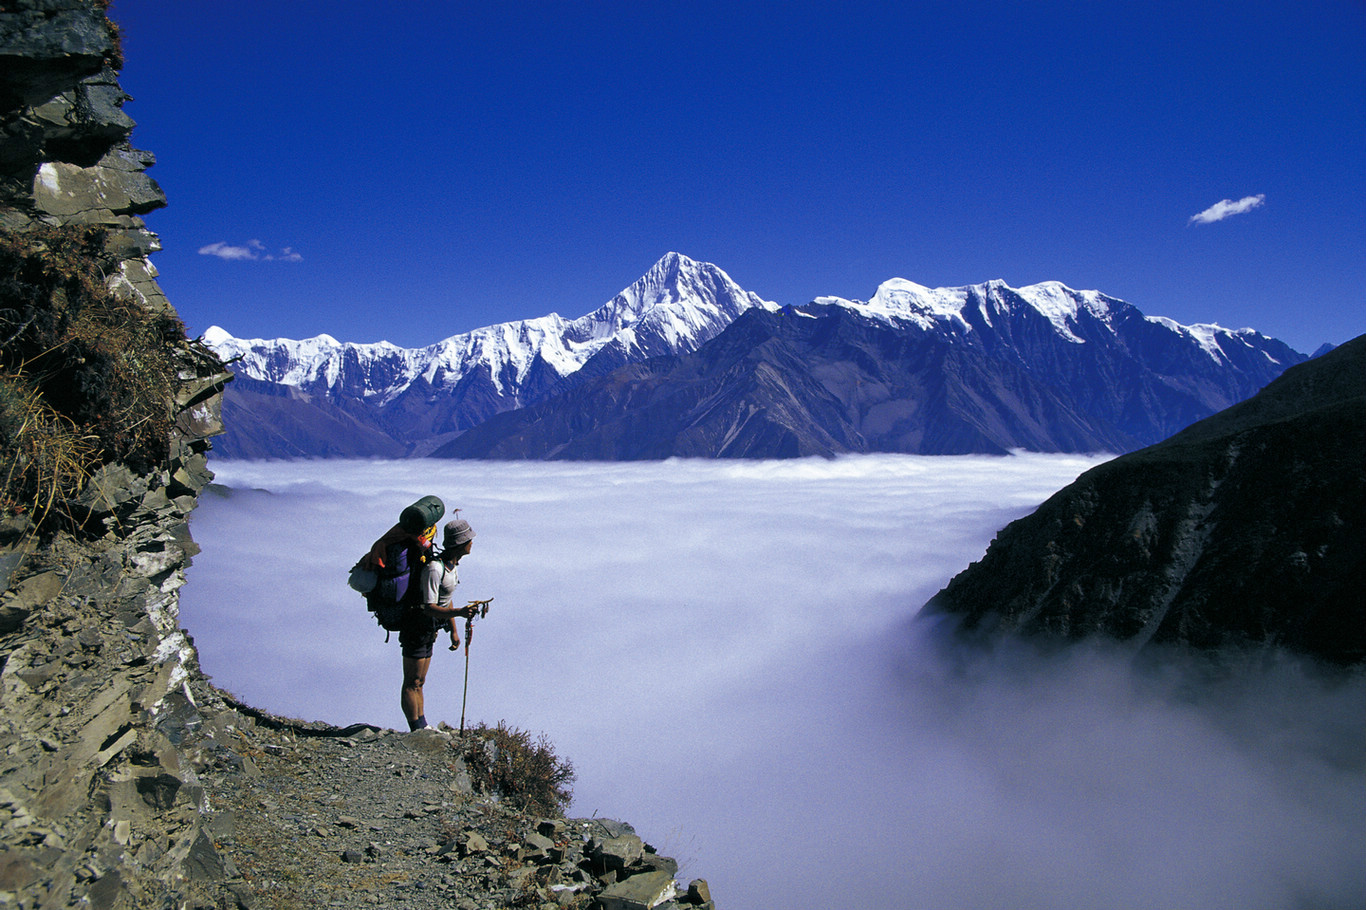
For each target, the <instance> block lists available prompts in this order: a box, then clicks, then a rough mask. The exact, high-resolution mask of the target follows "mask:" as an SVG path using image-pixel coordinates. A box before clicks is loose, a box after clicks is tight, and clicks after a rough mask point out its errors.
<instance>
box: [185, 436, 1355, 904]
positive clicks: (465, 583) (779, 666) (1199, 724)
mask: <svg viewBox="0 0 1366 910" xmlns="http://www.w3.org/2000/svg"><path fill="white" fill-rule="evenodd" d="M1098 461H1099V459H1096V458H1090V459H1088V458H1081V457H1075V456H1044V455H1015V456H1011V457H1006V458H992V457H961V458H959V457H955V458H924V457H909V456H858V457H847V458H839V459H835V460H829V461H827V460H805V459H804V460H794V461H766V462H717V461H677V460H674V461H668V462H663V463H648V464H634V463H632V464H580V463H574V464H540V463H489V462H449V461H430V460H423V461H400V462H378V461H313V462H257V463H253V462H217V463H215V464H214V465H213V467H214V470H215V471H216V473H217V475H218V477H217V483H218V484H219V485H221V486H216V487H213V488H211V489H210V490H209V491H207V492H206V493H205V495H204V496H203V497H202V500H201V505H200V507H199V509H198V511H196V513H195V515H194V518H193V522H192V530H193V533H194V536H195V539H196V540H197V541H198V542H199V543H200V544H201V545H202V546H203V548H204V552H203V553H202V554H200V555H199V556H197V557H196V558H195V562H194V566H193V567H192V568H191V570H190V573H189V584H188V585H187V586H186V587H185V588H184V589H183V591H182V609H183V615H182V621H183V624H184V625H185V627H186V628H187V629H188V630H189V631H190V632H191V633H192V635H193V636H194V639H195V641H196V643H197V645H198V647H199V650H200V656H201V661H202V663H203V666H204V669H205V670H206V671H207V672H208V673H209V674H210V675H211V676H212V677H213V678H214V681H215V682H216V683H217V684H219V685H221V686H223V687H225V688H227V689H229V690H231V691H232V692H234V693H236V694H237V695H238V696H240V697H241V698H243V699H245V700H246V701H248V702H250V703H252V704H254V705H257V706H259V707H261V708H264V709H268V710H271V711H274V712H277V713H281V714H286V715H291V716H297V717H305V718H310V719H321V720H326V721H330V722H333V723H337V724H350V723H354V722H357V721H364V722H369V723H375V724H378V725H380V726H386V727H393V728H402V727H403V718H402V714H401V712H400V710H399V698H398V690H399V684H400V680H401V670H400V660H399V652H398V644H397V641H396V640H395V641H391V642H389V643H388V644H386V643H385V641H384V638H385V635H384V632H383V631H382V630H380V629H379V627H378V626H376V625H375V624H374V622H373V620H372V619H371V618H370V615H369V614H368V613H367V612H366V611H365V609H364V601H363V599H362V598H361V597H360V596H359V595H357V594H355V593H354V592H352V591H351V590H350V589H348V588H347V587H346V584H345V578H346V574H347V570H348V569H349V567H350V566H351V565H352V563H354V562H355V560H356V559H357V558H358V557H359V555H360V554H361V553H362V552H364V551H365V550H366V549H367V548H368V546H369V544H370V543H371V541H372V540H373V539H374V538H375V537H377V536H378V535H379V534H380V533H381V532H383V531H384V530H385V529H387V528H388V527H389V526H390V525H391V524H392V523H393V522H394V521H395V520H396V519H397V516H398V513H399V511H400V510H401V509H402V508H403V506H405V505H407V504H409V503H410V502H412V501H414V500H416V499H417V498H418V497H419V496H421V495H424V494H427V493H435V494H436V495H438V496H440V497H441V498H442V499H443V500H444V501H445V503H446V506H447V508H448V509H454V508H457V507H458V508H460V509H461V510H462V511H461V513H460V516H461V517H462V518H466V519H468V520H469V521H470V522H471V524H472V525H473V526H474V528H475V530H476V532H477V534H478V537H477V538H476V539H475V543H474V549H473V553H472V554H471V555H470V556H469V557H468V558H466V559H465V560H464V561H463V562H462V563H461V566H460V577H461V585H460V590H459V592H458V596H457V600H462V599H474V598H485V597H494V598H495V600H494V602H493V605H492V608H491V610H490V612H489V615H488V616H487V617H486V618H485V619H482V620H479V621H478V622H477V623H476V627H475V632H476V634H475V638H474V642H473V647H472V648H471V650H470V655H469V686H468V692H467V699H468V701H467V718H468V722H469V723H471V724H472V723H476V722H480V721H483V722H486V723H489V724H493V723H496V722H497V721H498V720H500V719H503V720H506V721H507V722H508V723H509V724H510V725H512V726H514V727H518V728H521V729H524V730H528V731H531V732H532V733H533V734H540V733H545V734H546V735H547V736H548V738H549V739H550V741H552V742H553V743H554V745H555V748H556V750H557V752H558V753H559V754H560V755H561V756H564V757H567V758H569V759H570V760H572V761H573V763H574V766H575V768H576V771H577V773H578V780H577V782H576V784H575V787H574V794H575V799H574V806H573V809H572V811H573V812H574V813H576V814H580V815H594V814H596V815H598V816H605V817H610V818H618V819H622V820H625V821H628V822H630V823H631V824H632V825H634V826H635V827H636V829H637V830H638V831H639V833H640V834H641V835H642V836H643V837H644V838H645V839H646V840H647V841H649V842H651V843H653V844H654V845H655V846H656V847H657V848H658V849H659V850H660V852H662V853H665V854H667V855H672V856H674V857H676V858H678V859H679V860H681V861H682V862H683V863H684V868H683V869H682V870H681V872H680V877H681V878H682V879H683V880H684V881H687V879H688V878H690V877H703V878H706V879H708V881H709V882H710V883H711V886H712V890H713V894H714V895H716V898H717V900H718V903H719V904H720V906H722V907H724V908H725V910H759V908H768V907H784V908H798V910H800V908H828V907H838V906H843V907H859V908H868V910H872V908H901V907H935V908H951V907H985V906H1013V907H1069V908H1084V907H1119V906H1134V907H1140V906H1141V907H1169V906H1199V907H1202V908H1217V907H1251V906H1257V907H1324V906H1335V907H1341V906H1366V677H1363V675H1362V674H1354V675H1349V676H1346V677H1343V676H1341V675H1335V674H1331V673H1328V672H1326V671H1324V670H1323V669H1322V668H1318V667H1315V666H1313V665H1312V664H1308V663H1305V662H1303V661H1300V660H1297V659H1295V658H1293V657H1290V656H1288V655H1284V654H1275V653H1272V654H1262V655H1256V656H1251V655H1243V656H1241V657H1238V658H1236V659H1235V658H1228V659H1225V660H1222V661H1221V662H1219V663H1218V664H1217V665H1215V664H1212V663H1211V662H1210V661H1208V660H1203V659H1197V658H1193V657H1190V656H1188V655H1182V654H1178V653H1163V652H1158V653H1156V654H1148V655H1144V656H1143V657H1142V658H1135V656H1134V655H1131V654H1128V653H1127V652H1125V651H1124V650H1123V649H1121V648H1117V647H1110V648H1106V647H1101V646H1087V647H1078V648H1072V649H1067V650H1064V651H1062V652H1060V653H1050V654H1043V653H1040V652H1038V651H1036V650H1033V649H1032V648H1029V647H1027V646H1023V645H1009V646H1002V647H999V648H997V649H995V650H994V651H991V652H983V653H975V652H969V651H967V650H965V649H964V648H963V647H961V646H960V645H958V644H955V643H954V642H953V640H952V639H951V638H950V637H949V636H948V635H947V634H946V632H947V630H946V629H945V627H944V623H943V622H942V621H937V620H931V619H926V618H923V617H922V618H919V619H917V618H916V614H917V612H918V611H919V609H920V607H921V605H923V604H924V603H925V601H926V600H928V599H929V598H930V597H931V596H932V595H933V594H934V593H935V592H936V591H938V590H939V589H940V588H941V587H943V586H944V584H945V583H946V582H947V581H948V580H949V579H950V578H951V577H952V576H953V575H954V574H956V573H957V572H958V571H960V570H961V569H963V568H964V567H966V566H967V565H968V563H969V562H971V561H973V560H975V559H978V558H980V556H981V555H982V553H983V551H984V550H985V549H986V546H987V544H988V543H989V542H990V540H991V538H992V537H993V535H994V534H995V533H996V531H997V530H999V529H1000V528H1001V527H1002V526H1003V525H1004V524H1005V523H1007V522H1008V521H1010V520H1012V519H1014V518H1017V517H1019V516H1021V515H1024V514H1026V513H1028V512H1029V511H1031V510H1032V509H1033V508H1034V507H1035V506H1036V505H1037V504H1038V503H1040V502H1042V501H1043V500H1044V499H1045V498H1047V497H1048V496H1049V495H1050V494H1051V493H1052V492H1054V491H1055V490H1057V489H1059V488H1061V487H1062V486H1064V485H1065V484H1066V483H1068V482H1070V481H1071V480H1072V479H1073V478H1074V477H1076V476H1077V475H1078V474H1079V473H1081V472H1082V471H1084V470H1085V469H1087V468H1088V467H1090V466H1092V465H1094V464H1096V463H1098ZM448 517H449V516H448ZM446 644H447V641H446V640H445V639H444V638H443V639H442V640H441V641H440V642H439V643H438V649H437V652H436V654H435V657H434V660H433V662H432V670H431V672H430V674H429V677H428V681H427V700H426V702H427V716H428V718H429V719H431V720H432V721H433V722H435V721H438V720H444V721H446V722H448V723H450V724H451V725H453V726H454V725H458V723H459V720H460V712H461V699H462V694H463V693H464V689H463V681H464V672H465V669H466V664H465V655H464V654H463V652H452V651H448V650H446V647H445V646H446Z"/></svg>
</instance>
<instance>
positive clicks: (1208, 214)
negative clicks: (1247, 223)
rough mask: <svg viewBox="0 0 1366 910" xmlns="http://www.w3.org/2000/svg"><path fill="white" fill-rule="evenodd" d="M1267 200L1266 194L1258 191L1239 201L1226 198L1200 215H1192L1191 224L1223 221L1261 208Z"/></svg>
mask: <svg viewBox="0 0 1366 910" xmlns="http://www.w3.org/2000/svg"><path fill="white" fill-rule="evenodd" d="M1265 202H1266V194H1265V193H1258V194H1257V195H1256V196H1244V197H1243V198H1242V199H1239V200H1238V201H1236V202H1235V201H1233V200H1232V199H1224V200H1222V201H1220V202H1216V203H1214V205H1212V206H1210V207H1209V208H1207V209H1205V210H1204V211H1203V212H1201V213H1200V214H1198V215H1192V216H1191V220H1190V223H1191V224H1213V223H1214V222H1216V221H1223V220H1224V219H1225V218H1229V217H1231V216H1233V215H1241V214H1243V213H1244V212H1250V211H1252V210H1253V209H1255V208H1259V207H1260V206H1261V205H1262V204H1264V203H1265Z"/></svg>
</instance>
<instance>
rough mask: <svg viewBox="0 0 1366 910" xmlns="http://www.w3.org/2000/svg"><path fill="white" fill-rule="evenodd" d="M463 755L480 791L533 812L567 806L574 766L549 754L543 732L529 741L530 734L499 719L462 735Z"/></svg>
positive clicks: (550, 749)
mask: <svg viewBox="0 0 1366 910" xmlns="http://www.w3.org/2000/svg"><path fill="white" fill-rule="evenodd" d="M464 758H465V766H466V767H467V768H469V772H470V779H471V781H472V782H473V783H474V786H475V787H476V788H477V789H478V790H480V791H481V792H485V793H497V794H499V795H500V796H501V797H502V798H503V799H505V800H507V801H508V802H509V803H511V804H512V805H514V806H516V807H517V808H518V809H522V810H524V811H527V812H532V813H535V814H538V815H560V814H563V813H564V811H565V810H566V809H568V808H569V801H570V799H571V798H572V796H573V794H572V789H571V785H572V784H573V782H574V766H573V765H572V764H571V763H570V762H569V761H568V760H567V759H561V758H559V757H558V756H557V755H556V754H555V748H554V746H552V745H551V743H550V741H549V740H548V739H547V738H546V736H545V734H541V736H540V737H539V738H537V739H536V741H535V742H534V743H533V742H532V740H531V734H530V733H527V732H526V731H524V730H518V729H516V728H512V727H508V726H507V724H506V722H504V721H499V722H498V726H496V727H489V726H486V725H485V724H480V725H479V726H477V727H473V728H471V729H470V730H469V731H467V733H466V737H465V745H464Z"/></svg>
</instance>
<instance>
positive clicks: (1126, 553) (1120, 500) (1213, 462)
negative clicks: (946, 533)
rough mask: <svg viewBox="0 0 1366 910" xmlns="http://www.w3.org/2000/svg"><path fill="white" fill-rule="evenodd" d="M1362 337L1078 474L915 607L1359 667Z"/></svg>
mask: <svg viewBox="0 0 1366 910" xmlns="http://www.w3.org/2000/svg"><path fill="white" fill-rule="evenodd" d="M1364 582H1366V336H1363V337H1360V338H1357V339H1355V340H1353V341H1351V342H1348V343H1347V344H1345V345H1343V346H1342V347H1339V348H1337V349H1335V350H1333V351H1331V352H1329V353H1327V354H1324V355H1323V356H1321V357H1319V358H1317V359H1315V360H1312V361H1309V362H1308V363H1304V364H1301V365H1299V366H1296V367H1292V368H1291V369H1289V370H1287V371H1286V372H1285V374H1284V375H1283V376H1281V377H1280V378H1279V379H1277V380H1276V381H1275V382H1273V383H1271V385H1269V386H1268V387H1267V388H1266V389H1265V390H1263V391H1262V392H1261V393H1260V394H1258V395H1257V396H1255V397H1254V398H1252V399H1250V400H1248V401H1246V402H1243V403H1241V404H1238V405H1235V406H1234V407H1231V408H1228V409H1227V410H1225V411H1222V412H1220V413H1219V414H1216V415H1214V416H1213V417H1210V418H1209V419H1207V420H1203V421H1201V422H1199V423H1197V424H1195V425H1194V426H1192V427H1190V428H1189V429H1187V430H1185V431H1184V432H1182V433H1179V434H1177V435H1176V436H1174V437H1172V438H1171V439H1169V440H1167V441H1165V442H1162V443H1160V444H1158V445H1154V446H1151V447H1149V448H1146V449H1143V450H1141V451H1138V452H1134V453H1132V454H1130V455H1126V456H1124V457H1121V458H1117V459H1115V460H1114V461H1111V462H1108V463H1106V464H1104V465H1101V466H1099V467H1097V468H1094V469H1092V470H1091V471H1088V472H1087V473H1086V474H1083V475H1082V476H1081V477H1080V478H1078V479H1077V481H1076V482H1074V483H1073V484H1071V485H1070V486H1068V487H1067V488H1066V489H1064V490H1062V491H1060V492H1059V493H1057V494H1056V495H1054V496H1053V497H1052V498H1051V499H1049V500H1048V501H1047V502H1045V503H1044V504H1043V505H1042V506H1040V507H1039V509H1038V510H1037V511H1036V512H1035V513H1034V514H1032V515H1030V516H1028V517H1026V518H1022V519H1020V520H1019V521H1015V522H1012V523H1011V524H1010V525H1008V526H1007V527H1006V528H1005V529H1004V530H1002V531H1001V533H1000V534H999V536H998V537H997V539H996V540H995V541H994V542H993V543H992V545H991V547H990V548H989V549H988V550H987V553H986V555H985V556H984V557H983V558H982V560H981V561H980V562H977V563H974V564H973V565H972V566H970V567H969V568H968V569H966V570H965V571H963V572H962V573H960V574H959V575H958V576H957V577H955V578H954V579H953V580H952V581H951V582H950V583H949V585H948V586H947V587H946V588H945V589H944V590H943V591H941V592H940V593H939V594H938V595H937V596H936V597H935V598H934V599H933V600H932V601H931V604H930V609H931V610H932V611H937V612H946V613H951V614H956V615H958V616H960V617H961V618H962V620H963V625H964V627H965V628H966V629H968V630H991V631H997V632H1014V633H1026V634H1031V633H1034V634H1043V635H1047V636H1057V637H1061V638H1065V639H1076V638H1081V637H1085V636H1090V635H1103V636H1111V637H1114V638H1118V639H1123V640H1128V641H1132V642H1133V643H1135V644H1136V645H1138V646H1142V645H1143V644H1146V643H1147V642H1149V641H1152V642H1180V643H1185V644H1190V645H1195V646H1197V647H1203V648H1215V647H1220V646H1223V645H1230V644H1246V643H1252V644H1276V645H1283V646H1286V647H1289V648H1292V649H1294V650H1298V651H1302V652H1306V653H1310V654H1313V655H1316V656H1319V657H1322V658H1325V659H1328V660H1331V661H1334V662H1338V663H1360V662H1362V661H1363V660H1366V591H1364V590H1363V587H1366V584H1364Z"/></svg>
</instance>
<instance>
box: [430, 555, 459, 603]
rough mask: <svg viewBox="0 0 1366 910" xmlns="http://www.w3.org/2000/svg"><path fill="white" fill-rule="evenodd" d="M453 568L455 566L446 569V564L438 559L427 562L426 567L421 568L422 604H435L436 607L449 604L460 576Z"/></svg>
mask: <svg viewBox="0 0 1366 910" xmlns="http://www.w3.org/2000/svg"><path fill="white" fill-rule="evenodd" d="M455 570H456V567H455V566H451V567H450V568H449V569H447V568H446V564H445V563H444V562H442V561H441V560H439V559H433V560H432V561H431V562H429V563H427V566H426V568H424V569H423V570H422V602H423V603H424V604H436V605H437V606H438V607H449V606H450V605H451V598H452V597H454V596H455V586H456V585H458V584H460V576H459V574H457V572H456V571H455Z"/></svg>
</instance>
